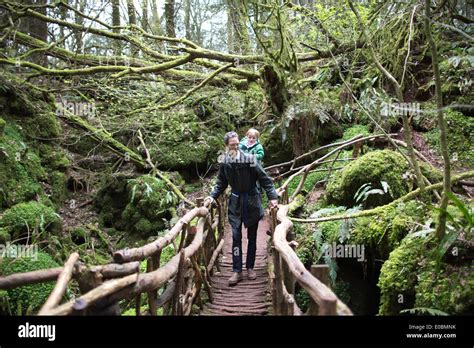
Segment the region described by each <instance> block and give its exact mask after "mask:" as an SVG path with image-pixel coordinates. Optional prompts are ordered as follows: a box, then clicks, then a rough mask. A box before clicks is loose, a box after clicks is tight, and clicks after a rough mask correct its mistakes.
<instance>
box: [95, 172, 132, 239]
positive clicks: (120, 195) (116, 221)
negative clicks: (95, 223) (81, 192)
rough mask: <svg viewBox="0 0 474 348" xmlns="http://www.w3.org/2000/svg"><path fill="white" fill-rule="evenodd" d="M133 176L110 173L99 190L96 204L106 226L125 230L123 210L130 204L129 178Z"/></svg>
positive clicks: (102, 222)
mask: <svg viewBox="0 0 474 348" xmlns="http://www.w3.org/2000/svg"><path fill="white" fill-rule="evenodd" d="M133 177H134V175H133V174H129V173H121V174H116V175H110V176H108V177H107V178H106V179H105V182H104V183H103V184H102V186H101V187H100V189H99V190H98V191H97V194H96V196H95V197H94V204H95V206H96V208H97V210H98V211H99V214H100V215H99V218H100V222H101V224H102V225H103V226H104V227H114V228H116V229H117V230H121V231H124V230H125V228H126V222H125V221H124V220H123V219H122V211H123V210H124V209H125V206H126V205H127V204H128V192H127V184H128V180H130V179H132V178H133Z"/></svg>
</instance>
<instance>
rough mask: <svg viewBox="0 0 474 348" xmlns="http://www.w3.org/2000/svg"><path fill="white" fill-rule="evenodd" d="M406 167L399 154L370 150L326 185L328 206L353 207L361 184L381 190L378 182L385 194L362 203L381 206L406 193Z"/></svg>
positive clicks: (369, 197)
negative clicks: (387, 190) (384, 189)
mask: <svg viewBox="0 0 474 348" xmlns="http://www.w3.org/2000/svg"><path fill="white" fill-rule="evenodd" d="M407 170H408V164H407V163H406V161H405V159H404V158H403V156H402V155H400V154H399V153H396V152H394V151H391V150H382V151H372V152H369V153H367V154H365V155H363V156H361V157H359V158H358V159H357V160H355V161H354V162H352V163H350V164H348V165H347V166H346V167H345V168H344V169H343V170H342V172H340V173H339V175H336V176H334V177H333V178H332V179H331V180H330V181H329V183H328V185H327V201H328V203H329V204H335V205H342V206H346V207H353V206H355V205H356V204H357V202H356V199H355V197H354V196H355V194H356V193H357V191H358V190H359V188H360V187H361V186H362V185H364V184H370V186H371V187H372V188H377V189H382V181H385V182H386V183H387V184H388V186H389V188H390V189H389V193H386V194H384V195H380V194H372V195H369V196H368V197H367V199H366V201H365V203H364V204H365V207H375V206H379V205H384V204H387V203H389V202H391V201H392V200H394V199H397V198H399V197H401V196H403V195H405V194H406V193H408V186H407V183H406V181H405V180H404V179H403V174H404V173H405V172H406V171H407Z"/></svg>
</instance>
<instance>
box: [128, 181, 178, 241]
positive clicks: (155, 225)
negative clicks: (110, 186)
mask: <svg viewBox="0 0 474 348" xmlns="http://www.w3.org/2000/svg"><path fill="white" fill-rule="evenodd" d="M127 190H128V199H129V203H128V204H127V206H126V207H125V209H124V211H123V213H122V218H123V219H124V220H125V221H126V226H127V230H128V231H130V232H132V233H138V234H141V235H143V236H149V235H150V234H153V233H154V234H155V235H156V234H157V233H158V231H160V230H162V229H164V227H165V224H164V221H163V219H169V218H171V213H170V208H171V207H173V206H174V205H175V204H176V203H177V202H178V199H177V197H176V195H175V194H174V193H173V192H171V191H168V187H167V185H166V183H165V182H164V181H162V180H160V179H158V178H156V177H152V176H149V175H143V176H141V177H138V178H136V179H131V180H129V181H128V184H127Z"/></svg>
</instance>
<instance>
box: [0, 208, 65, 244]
mask: <svg viewBox="0 0 474 348" xmlns="http://www.w3.org/2000/svg"><path fill="white" fill-rule="evenodd" d="M0 227H1V228H3V229H4V230H5V231H6V232H7V233H8V234H9V235H10V236H11V238H12V239H17V238H19V237H22V236H25V235H27V234H30V235H33V237H34V231H37V232H39V233H42V232H49V233H57V232H59V231H60V230H61V218H60V217H59V215H58V214H56V213H55V211H54V209H52V208H51V207H48V206H46V205H44V204H42V203H39V202H36V201H31V202H28V203H18V204H16V205H14V206H12V207H11V208H10V209H7V210H6V211H5V212H4V213H3V214H2V219H1V220H0Z"/></svg>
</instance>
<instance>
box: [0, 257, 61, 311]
mask: <svg viewBox="0 0 474 348" xmlns="http://www.w3.org/2000/svg"><path fill="white" fill-rule="evenodd" d="M54 267H60V266H59V265H58V264H57V263H56V262H55V261H54V260H53V259H52V258H51V257H50V256H49V255H48V254H46V253H44V252H38V253H37V254H36V257H31V258H26V257H24V258H10V257H7V258H0V275H2V276H6V275H10V274H13V273H23V272H31V271H36V270H39V269H45V268H54ZM53 288H54V282H49V283H38V284H32V285H26V286H21V287H18V288H15V289H11V290H8V291H7V296H6V299H4V300H3V301H1V302H0V304H2V308H1V310H0V312H2V313H3V314H13V315H27V314H35V313H36V312H37V311H38V310H39V309H40V308H41V306H42V305H43V304H44V302H46V300H47V299H48V296H49V294H50V293H51V291H52V290H53Z"/></svg>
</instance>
